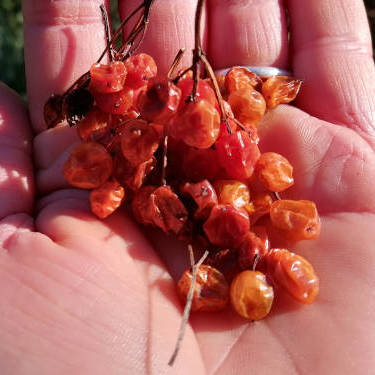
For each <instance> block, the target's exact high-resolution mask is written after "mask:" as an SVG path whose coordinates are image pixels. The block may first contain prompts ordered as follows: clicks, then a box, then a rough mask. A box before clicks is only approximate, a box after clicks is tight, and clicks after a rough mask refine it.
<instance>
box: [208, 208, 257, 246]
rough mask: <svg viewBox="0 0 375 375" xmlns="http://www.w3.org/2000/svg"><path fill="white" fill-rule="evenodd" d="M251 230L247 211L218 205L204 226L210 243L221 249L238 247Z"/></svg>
mask: <svg viewBox="0 0 375 375" xmlns="http://www.w3.org/2000/svg"><path fill="white" fill-rule="evenodd" d="M249 228H250V220H249V216H248V214H247V213H246V211H244V210H241V209H236V208H234V207H233V206H231V205H228V204H226V205H217V206H214V207H213V208H212V210H211V213H210V216H209V218H208V219H207V221H206V222H205V223H204V225H203V230H204V232H205V233H206V235H207V237H208V239H209V240H210V242H211V243H212V244H214V245H217V246H221V247H237V246H238V245H239V244H240V243H241V242H242V241H243V239H244V237H245V235H246V233H247V232H248V231H249Z"/></svg>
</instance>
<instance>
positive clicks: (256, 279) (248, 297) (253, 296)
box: [229, 271, 274, 320]
mask: <svg viewBox="0 0 375 375" xmlns="http://www.w3.org/2000/svg"><path fill="white" fill-rule="evenodd" d="M229 295H230V302H231V305H232V307H233V309H234V310H235V311H236V312H237V313H238V314H239V315H240V316H242V317H243V318H245V319H249V320H260V319H263V318H264V317H265V316H267V315H268V313H269V312H270V310H271V307H272V303H273V298H274V293H273V288H272V286H271V285H269V284H268V283H267V280H266V276H265V275H264V274H263V273H261V272H258V271H243V272H241V273H239V274H238V275H237V276H236V277H235V279H234V280H233V281H232V283H231V285H230V291H229Z"/></svg>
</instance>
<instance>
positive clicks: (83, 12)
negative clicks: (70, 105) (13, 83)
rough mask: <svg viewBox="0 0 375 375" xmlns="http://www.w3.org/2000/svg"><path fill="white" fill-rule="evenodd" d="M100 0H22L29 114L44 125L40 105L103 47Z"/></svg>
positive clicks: (37, 127)
mask: <svg viewBox="0 0 375 375" xmlns="http://www.w3.org/2000/svg"><path fill="white" fill-rule="evenodd" d="M102 3H103V0H81V1H75V0H61V1H44V0H35V1H24V3H23V12H24V24H25V64H26V79H27V94H28V99H29V103H30V115H31V120H32V123H33V126H34V128H35V130H36V131H37V132H40V131H41V130H43V129H45V124H44V121H43V105H44V103H45V102H46V100H47V99H48V97H49V96H50V95H51V94H53V93H62V92H64V90H66V89H67V88H68V87H69V86H70V85H71V84H72V83H73V81H74V80H75V79H77V78H78V77H79V76H80V75H81V74H83V73H84V72H86V71H87V70H89V68H90V66H91V64H92V63H93V62H95V61H96V60H97V59H98V57H99V55H100V53H101V52H102V51H103V50H104V48H105V36H104V34H105V33H104V26H103V20H102V15H101V12H100V8H99V6H100V4H102Z"/></svg>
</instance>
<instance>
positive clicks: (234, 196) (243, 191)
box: [213, 180, 250, 208]
mask: <svg viewBox="0 0 375 375" xmlns="http://www.w3.org/2000/svg"><path fill="white" fill-rule="evenodd" d="M213 185H214V188H215V191H216V194H217V198H218V202H219V204H230V205H232V206H233V207H236V208H243V207H244V206H246V205H248V204H249V203H250V192H249V188H248V187H247V185H246V184H244V183H243V182H241V181H236V180H218V181H215V182H214V184H213ZM244 208H245V207H244Z"/></svg>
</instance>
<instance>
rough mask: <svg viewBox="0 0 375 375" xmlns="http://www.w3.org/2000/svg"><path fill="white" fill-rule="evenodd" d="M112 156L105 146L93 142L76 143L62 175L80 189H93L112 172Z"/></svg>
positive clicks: (102, 182)
mask: <svg viewBox="0 0 375 375" xmlns="http://www.w3.org/2000/svg"><path fill="white" fill-rule="evenodd" d="M112 168H113V163H112V157H111V155H110V154H109V153H108V152H107V150H106V149H105V147H103V146H102V145H100V144H99V143H95V142H86V143H82V144H80V145H78V146H77V147H76V148H75V149H74V150H73V151H72V153H71V154H70V156H69V159H68V160H67V161H66V162H65V164H64V177H65V179H66V180H67V181H68V182H69V183H70V184H71V185H72V186H75V187H78V188H81V189H94V188H97V187H99V186H100V185H102V184H104V182H106V181H107V180H108V178H109V177H110V175H111V174H112Z"/></svg>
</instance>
